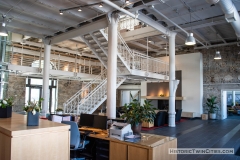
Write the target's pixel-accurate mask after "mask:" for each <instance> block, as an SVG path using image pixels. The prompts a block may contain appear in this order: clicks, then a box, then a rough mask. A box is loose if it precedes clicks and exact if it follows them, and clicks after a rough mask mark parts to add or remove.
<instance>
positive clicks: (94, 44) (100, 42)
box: [81, 29, 131, 73]
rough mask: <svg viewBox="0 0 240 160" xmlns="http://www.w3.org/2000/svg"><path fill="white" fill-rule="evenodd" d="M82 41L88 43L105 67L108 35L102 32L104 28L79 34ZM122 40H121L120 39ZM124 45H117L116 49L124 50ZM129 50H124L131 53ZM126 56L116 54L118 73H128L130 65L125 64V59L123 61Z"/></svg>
mask: <svg viewBox="0 0 240 160" xmlns="http://www.w3.org/2000/svg"><path fill="white" fill-rule="evenodd" d="M81 38H82V39H83V41H84V42H85V43H86V44H87V45H88V47H89V48H90V49H91V50H92V51H93V53H94V54H95V55H96V56H97V57H98V59H99V60H100V61H101V63H102V64H103V66H104V67H105V68H107V59H108V58H107V56H108V37H107V34H106V33H104V30H103V29H102V30H99V31H95V32H91V33H88V34H85V35H83V36H81ZM120 42H122V41H120ZM125 46H126V44H125V45H123V44H122V45H121V44H119V45H118V50H119V49H120V50H121V51H124V49H123V48H124V47H125ZM129 51H131V50H130V49H129V50H128V51H126V50H125V52H128V54H130V55H131V53H130V52H129ZM125 60H126V58H125V59H124V58H123V57H122V56H121V55H120V54H118V59H117V72H118V73H129V72H130V67H129V66H128V64H127V61H125Z"/></svg>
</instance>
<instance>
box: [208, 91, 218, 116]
mask: <svg viewBox="0 0 240 160" xmlns="http://www.w3.org/2000/svg"><path fill="white" fill-rule="evenodd" d="M216 98H217V97H215V96H210V98H207V103H206V105H207V106H208V113H209V119H216V111H217V110H218V107H217V106H216V104H217V102H216Z"/></svg>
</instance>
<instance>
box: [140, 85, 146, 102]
mask: <svg viewBox="0 0 240 160" xmlns="http://www.w3.org/2000/svg"><path fill="white" fill-rule="evenodd" d="M142 96H147V81H141V106H142V105H143V104H144V101H145V100H146V98H142Z"/></svg>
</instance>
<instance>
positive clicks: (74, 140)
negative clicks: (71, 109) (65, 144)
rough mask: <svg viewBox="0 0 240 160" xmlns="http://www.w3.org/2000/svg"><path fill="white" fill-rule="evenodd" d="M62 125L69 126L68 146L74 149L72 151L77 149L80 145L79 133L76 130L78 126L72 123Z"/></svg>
mask: <svg viewBox="0 0 240 160" xmlns="http://www.w3.org/2000/svg"><path fill="white" fill-rule="evenodd" d="M62 123H63V124H68V125H70V126H71V127H70V132H71V137H70V145H71V146H73V147H74V149H77V148H78V146H79V143H80V132H79V129H78V125H77V123H76V122H74V121H62Z"/></svg>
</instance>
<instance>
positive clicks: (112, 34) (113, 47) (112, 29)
mask: <svg viewBox="0 0 240 160" xmlns="http://www.w3.org/2000/svg"><path fill="white" fill-rule="evenodd" d="M117 27H118V15H117V14H116V13H112V14H111V16H110V17H109V24H108V63H107V116H108V118H110V119H114V118H116V93H117V92H116V84H117V40H118V36H117V32H118V31H117Z"/></svg>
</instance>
